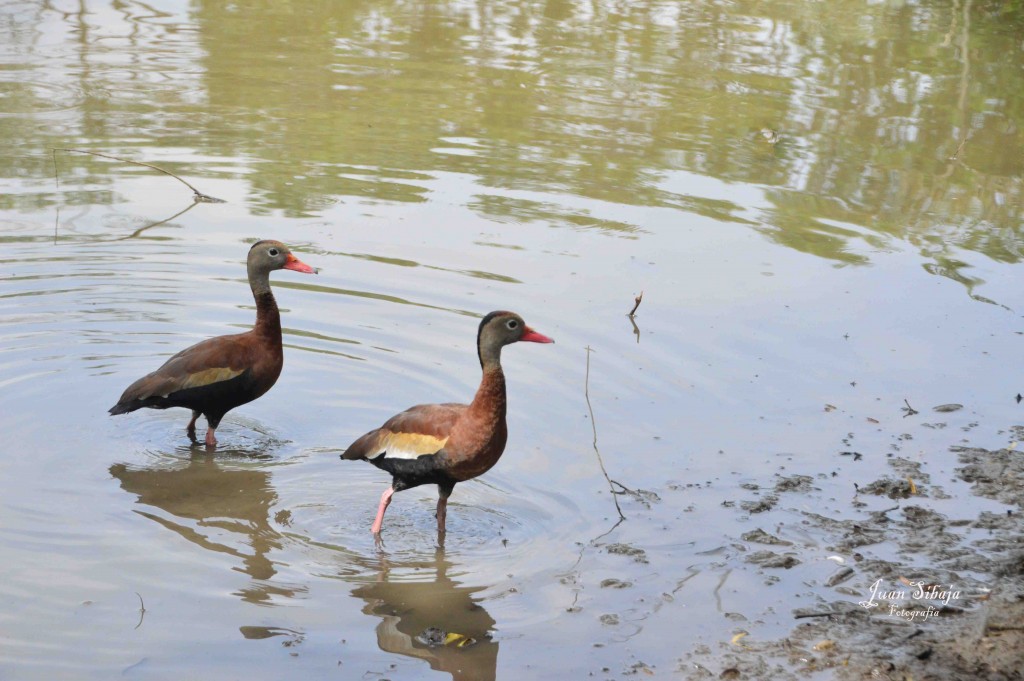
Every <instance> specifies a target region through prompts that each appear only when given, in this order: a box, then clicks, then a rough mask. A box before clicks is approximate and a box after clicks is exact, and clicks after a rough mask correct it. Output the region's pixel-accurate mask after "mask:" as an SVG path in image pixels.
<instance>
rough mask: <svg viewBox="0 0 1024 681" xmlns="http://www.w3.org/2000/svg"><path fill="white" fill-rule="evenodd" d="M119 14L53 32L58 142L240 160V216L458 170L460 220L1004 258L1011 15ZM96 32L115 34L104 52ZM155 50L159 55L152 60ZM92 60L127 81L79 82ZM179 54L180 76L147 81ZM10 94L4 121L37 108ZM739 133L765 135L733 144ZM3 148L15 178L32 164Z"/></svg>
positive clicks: (739, 11)
mask: <svg viewBox="0 0 1024 681" xmlns="http://www.w3.org/2000/svg"><path fill="white" fill-rule="evenodd" d="M123 14H124V16H123V17H122V18H121V22H122V23H124V24H131V26H132V30H127V31H126V30H121V29H123V28H124V27H123V26H119V27H117V29H118V30H117V31H112V30H111V29H109V28H107V27H104V26H102V25H96V24H95V23H93V22H92V18H91V15H89V14H88V13H85V12H72V13H70V14H68V15H66V16H64V17H63V18H62V19H60V21H64V22H66V23H67V30H68V36H69V37H68V38H67V40H68V41H69V42H70V41H78V42H74V43H72V47H73V48H74V49H77V50H78V54H77V55H75V56H76V58H77V59H78V61H80V62H81V67H75V68H71V65H70V64H69V67H68V68H66V69H62V70H61V72H62V73H65V74H74V76H67V75H64V76H60V78H65V79H67V78H69V77H73V78H75V79H77V80H74V81H72V82H68V83H67V84H68V85H69V86H72V87H73V88H74V92H77V93H80V101H75V102H72V104H74V107H75V108H76V110H80V115H81V118H82V120H81V121H80V122H79V123H78V124H77V125H70V124H69V125H68V126H64V127H62V128H60V129H64V130H67V132H66V133H65V134H67V135H69V136H79V137H81V138H83V139H90V140H104V139H108V138H111V137H115V138H117V137H116V136H115V135H113V134H112V132H111V130H112V127H113V126H116V125H118V124H123V122H124V121H126V120H130V121H132V125H133V126H138V129H140V130H150V129H153V130H160V131H161V135H162V137H161V139H160V144H161V145H162V146H166V147H181V148H185V149H196V150H197V152H198V153H200V154H203V155H205V156H206V157H208V158H232V159H243V161H242V162H243V163H246V162H247V161H246V160H247V159H252V161H251V162H248V165H249V168H248V169H247V170H248V172H247V174H245V175H244V177H245V178H246V180H247V181H248V182H250V183H251V185H250V186H251V188H252V193H253V202H254V204H255V210H257V211H264V212H269V211H272V210H282V211H284V212H285V213H287V214H289V215H294V216H298V215H310V214H315V213H317V212H319V211H320V210H321V209H322V207H323V206H326V205H329V204H331V203H332V202H334V201H336V200H337V197H339V196H357V197H360V198H363V199H369V200H381V201H392V202H393V201H406V202H422V201H424V200H425V199H426V198H427V196H428V195H429V191H430V189H431V187H430V183H431V181H432V178H433V177H434V174H436V173H438V172H455V173H463V174H466V175H468V176H471V177H473V178H475V179H476V181H477V184H478V186H477V187H475V188H474V192H475V193H476V195H475V196H473V197H472V198H471V199H469V200H468V202H469V204H468V205H469V207H470V208H471V209H472V210H476V211H478V212H480V213H481V214H482V215H484V216H486V217H488V218H490V219H494V220H501V221H514V222H521V221H537V220H543V221H545V222H547V223H549V224H554V225H561V226H565V227H571V228H576V229H579V228H584V229H597V230H600V231H602V232H604V233H608V234H618V235H627V236H636V237H637V238H643V234H644V231H643V227H644V226H643V225H638V224H628V223H626V222H623V221H621V219H608V216H606V215H602V214H601V205H600V204H595V203H594V202H593V201H586V199H597V200H601V201H607V202H612V203H619V204H628V205H637V206H651V207H661V208H667V209H675V210H679V211H683V212H687V213H695V214H700V215H704V216H708V217H710V218H712V219H715V220H719V221H731V222H736V223H739V224H750V225H751V226H752V227H753V228H755V229H758V230H760V231H761V232H762V233H763V234H764V235H765V236H766V237H767V238H769V239H772V240H775V241H777V242H778V243H779V244H782V245H785V246H787V247H790V248H794V249H798V250H801V251H804V252H808V253H813V254H815V255H818V256H820V257H823V258H828V259H831V260H835V261H837V262H842V263H850V264H858V263H862V262H865V261H866V260H867V259H868V258H870V257H871V255H870V252H871V251H872V250H874V249H873V248H863V247H861V246H860V243H859V242H865V241H866V242H868V243H869V244H872V242H875V243H874V244H873V245H876V246H877V245H878V244H882V245H884V244H885V242H886V241H888V240H891V239H899V240H901V241H906V242H908V243H911V244H913V245H914V246H915V247H916V248H918V249H919V250H920V252H921V253H922V255H923V256H924V257H925V258H926V259H927V260H928V261H929V262H930V263H932V264H933V265H934V267H931V268H930V269H931V270H932V271H934V272H936V273H946V272H949V271H951V270H950V268H949V267H948V262H946V263H945V264H944V261H949V260H951V259H955V253H956V251H957V250H967V251H977V252H980V253H984V254H985V255H987V256H989V257H991V258H993V259H996V260H998V261H1001V262H1018V261H1020V259H1021V255H1020V250H1021V249H1020V240H1021V222H1022V208H1021V206H1022V205H1024V179H1022V176H1024V69H1021V67H1020V65H1021V64H1022V63H1024V44H1022V42H1021V41H1020V39H1019V37H1020V35H1021V34H1022V33H1024V5H1022V4H1021V3H1019V2H1010V3H1006V2H997V1H996V0H953V2H952V3H951V4H947V3H921V2H914V1H910V2H902V3H876V4H871V5H865V4H864V3H863V2H861V1H860V0H835V1H833V2H827V3H806V2H794V1H793V0H772V1H770V2H761V1H760V0H758V1H756V2H755V1H754V0H735V1H732V0H730V1H729V2H724V1H722V0H710V1H708V2H701V3H666V2H661V1H657V0H638V1H636V2H629V3H623V2H615V1H613V0H595V1H594V2H587V3H580V2H568V1H566V0H545V1H544V2H540V3H529V2H524V1H523V0H495V1H494V2H486V3H482V2H473V1H471V0H454V1H452V2H444V3H441V2H434V1H432V0H382V1H381V2H373V3H369V2H359V1H357V2H345V3H338V2H331V1H330V0H310V1H309V2H304V3H290V2H286V3H280V2H272V1H271V0H240V1H239V2H234V3H217V2H203V3H199V4H198V5H197V9H196V11H195V14H194V16H195V20H196V21H197V22H198V24H199V28H200V30H199V31H198V32H197V33H196V34H195V35H196V43H195V44H191V43H187V44H184V45H183V44H182V38H181V34H180V33H177V32H174V31H173V28H174V22H175V21H180V19H179V18H174V17H171V18H167V19H166V20H156V21H154V20H149V21H142V20H141V19H140V18H136V17H134V16H133V15H132V14H131V12H128V11H125V12H124V13H123ZM31 20H32V21H33V22H34V23H36V24H40V25H42V24H46V22H45V21H43V20H41V19H39V18H38V17H35V16H33V17H31ZM164 21H166V23H164ZM115 33H116V34H117V35H119V36H120V35H125V36H128V37H126V38H123V39H122V41H123V42H122V43H118V44H117V45H116V46H115V47H113V48H112V47H107V44H108V41H106V40H103V39H105V38H110V37H111V36H112V35H113V34H115ZM172 33H173V35H172ZM26 36H27V37H26ZM5 38H9V39H10V40H11V41H14V42H12V44H17V45H18V46H23V47H25V48H26V49H35V48H33V44H34V43H33V41H32V39H31V38H32V33H31V31H21V32H17V31H15V32H10V33H5V29H4V26H2V25H0V41H2V40H4V39H5ZM39 42H40V44H43V45H49V43H47V42H46V41H39ZM169 45H170V46H173V50H174V54H173V57H174V59H171V60H167V59H162V58H159V57H166V56H168V51H169V49H170V48H169V47H168V46H169ZM128 48H130V49H128ZM114 49H116V50H117V52H116V54H118V55H122V54H127V55H130V56H131V59H132V60H133V61H132V66H133V67H134V68H135V72H137V74H138V80H137V83H136V81H129V82H127V83H126V82H121V81H117V80H112V79H114V78H116V77H117V74H118V73H119V72H114V73H113V74H112V72H111V71H109V70H107V69H104V68H101V67H102V65H103V64H104V60H105V59H109V58H110V57H111V54H112V52H111V50H114ZM68 52H69V53H71V54H73V55H74V50H68ZM183 60H194V61H195V62H197V63H198V64H199V65H200V66H201V67H202V68H200V69H194V68H189V69H182V68H176V69H174V68H169V67H168V66H167V64H168V63H170V64H172V65H176V66H180V65H181V62H182V61H183ZM183 73H187V74H189V75H188V76H187V80H186V81H185V83H184V85H185V86H184V87H182V80H181V79H182V78H183V76H182V75H181V74H183ZM54 78H55V79H56V78H58V76H54ZM165 83H166V84H165ZM59 84H63V81H60V82H59ZM11 92H12V96H11V98H10V101H11V102H12V106H22V107H25V106H29V105H31V104H32V102H34V101H36V100H37V99H39V96H38V93H36V92H34V91H33V87H32V86H29V85H24V86H15V87H12V90H11ZM111 92H117V93H119V94H120V98H114V97H111V96H110V95H109V93H111ZM25 120H27V119H23V118H20V117H17V116H14V117H9V118H4V117H0V131H7V132H9V133H11V134H9V135H0V140H19V143H20V144H23V145H25V147H26V148H36V149H38V148H47V147H50V146H61V142H62V141H63V139H62V138H61V137H60V133H55V132H52V131H48V130H46V129H45V126H30V125H26V123H25ZM199 126H201V128H202V130H203V131H204V132H203V134H202V135H196V134H195V131H196V129H197V127H199ZM764 126H771V127H773V128H776V129H778V130H779V131H780V132H781V133H782V138H781V142H780V143H779V144H777V145H766V144H764V143H762V141H761V140H759V139H758V137H757V135H756V131H758V130H760V129H761V128H762V127H764ZM138 137H139V139H143V140H145V139H147V138H146V136H144V135H139V136H138ZM118 139H120V138H118ZM6 143H7V144H10V142H6ZM151 143H152V142H144V144H151ZM3 144H5V142H3V141H0V147H2V145H3ZM9 156H10V157H11V158H13V159H16V161H15V163H16V164H17V166H16V168H15V170H14V172H17V173H19V174H26V169H25V168H24V167H23V166H25V165H28V164H31V163H36V161H34V160H28V161H25V160H23V159H21V157H20V156H19V155H18V154H16V153H11V154H9ZM149 160H153V159H149ZM163 162H164V161H163V159H161V163H163ZM79 165H80V167H84V168H87V169H88V170H89V173H90V175H96V174H98V173H97V172H96V170H97V166H95V164H88V163H82V164H79ZM38 171H39V172H34V173H32V176H33V177H48V176H49V174H48V171H47V170H45V165H44V164H43V163H41V162H40V164H39V166H38ZM102 172H103V173H109V172H111V170H110V169H109V168H102ZM224 172H231V171H230V170H227V171H224ZM192 174H193V175H195V173H194V172H193V173H192ZM694 175H696V176H705V177H711V178H715V179H717V180H719V181H721V182H722V183H725V185H723V186H726V187H727V186H728V184H729V183H743V184H745V185H755V186H758V187H767V188H768V191H767V192H766V193H765V197H764V198H765V200H766V201H767V203H768V204H769V205H768V206H767V207H765V208H764V209H763V210H761V211H760V212H759V213H758V212H757V211H758V209H757V208H755V207H751V206H749V205H742V204H740V203H738V202H734V201H733V200H731V197H730V196H728V194H726V195H725V196H702V195H700V191H699V189H698V188H696V187H695V188H693V189H690V183H689V182H687V178H688V177H693V176H694ZM90 179H91V180H92V179H94V178H90ZM297 186H301V191H297V190H296V187H297ZM724 191H725V192H727V191H728V190H727V189H725V190H724ZM514 192H519V194H516V193H514ZM577 199H579V200H577ZM37 200H40V198H39V197H38V196H36V197H33V196H27V195H26V196H25V197H20V198H19V197H7V198H6V199H5V198H4V197H0V205H6V204H7V203H8V202H25V201H37ZM560 204H561V205H560ZM616 217H619V216H616ZM955 269H962V268H955ZM962 274H963V273H962V272H961V275H962Z"/></svg>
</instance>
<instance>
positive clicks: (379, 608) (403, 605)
mask: <svg viewBox="0 0 1024 681" xmlns="http://www.w3.org/2000/svg"><path fill="white" fill-rule="evenodd" d="M451 568H452V563H451V562H450V561H449V560H448V559H447V558H446V557H445V554H444V549H443V548H438V549H437V552H436V554H435V555H434V559H433V560H422V561H408V562H402V563H395V564H389V563H388V560H387V558H382V559H381V564H380V566H379V568H378V569H379V573H378V575H377V578H376V581H373V582H367V583H365V584H363V585H361V586H359V587H357V588H356V589H354V590H353V591H352V595H354V596H358V597H359V598H362V599H363V600H365V601H366V607H365V608H363V612H365V613H366V614H368V615H374V616H376V617H379V618H381V622H380V623H379V624H378V625H377V645H379V646H380V649H381V650H384V651H386V652H390V653H397V654H399V655H406V656H409V657H415V658H419V659H422V660H426V661H427V662H428V663H430V667H431V668H432V669H436V670H439V671H444V672H448V673H449V674H451V675H452V679H454V681H487V680H488V679H490V680H492V681H493V679H494V678H495V675H496V672H497V664H498V643H497V642H496V641H492V640H491V632H492V631H493V630H494V624H495V622H494V620H493V619H492V618H491V616H490V615H489V614H488V613H487V611H486V610H484V608H483V606H481V605H480V603H479V599H477V598H474V594H475V593H477V592H478V591H481V590H482V589H483V587H467V586H461V585H460V584H459V582H457V581H454V580H453V579H451V578H450V577H449V576H448V572H449V570H451ZM413 571H414V574H411V575H410V574H404V575H403V574H402V573H410V572H413ZM424 571H432V572H433V575H434V578H433V579H431V580H430V581H423V577H424V574H430V572H424ZM430 628H436V629H441V630H442V631H444V632H447V633H449V634H460V635H461V636H465V637H470V638H472V639H474V640H475V643H472V644H470V645H465V646H461V647H460V646H459V645H458V644H456V643H453V644H450V645H443V644H438V645H429V644H428V643H426V642H424V641H423V633H424V631H426V630H428V629H430ZM460 640H464V639H460Z"/></svg>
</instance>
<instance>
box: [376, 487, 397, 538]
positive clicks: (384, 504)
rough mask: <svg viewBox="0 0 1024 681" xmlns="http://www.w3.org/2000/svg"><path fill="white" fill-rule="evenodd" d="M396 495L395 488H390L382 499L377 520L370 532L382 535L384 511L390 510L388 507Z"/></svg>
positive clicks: (385, 491)
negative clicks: (392, 496) (393, 495)
mask: <svg viewBox="0 0 1024 681" xmlns="http://www.w3.org/2000/svg"><path fill="white" fill-rule="evenodd" d="M394 493H395V488H394V487H388V488H387V489H386V490H384V494H382V495H381V497H380V506H378V507H377V519H376V520H374V521H373V527H371V528H370V531H371V532H373V533H374V534H380V528H381V525H383V524H384V511H386V510H388V505H389V504H391V495H392V494H394Z"/></svg>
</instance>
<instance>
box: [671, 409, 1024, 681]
mask: <svg viewBox="0 0 1024 681" xmlns="http://www.w3.org/2000/svg"><path fill="white" fill-rule="evenodd" d="M1013 435H1014V436H1015V437H1019V436H1021V435H1024V433H1022V432H1020V429H1016V430H1015V431H1014V432H1013ZM951 451H952V454H953V455H954V456H955V457H956V461H957V465H956V466H955V468H954V469H953V470H952V471H951V473H950V474H949V475H950V477H949V483H950V484H956V485H959V484H960V483H966V485H967V487H966V490H967V491H966V494H967V495H971V496H975V497H978V498H983V499H989V500H993V501H997V502H1000V503H1001V504H1006V505H1007V508H1005V509H1003V510H1001V511H1000V512H995V511H992V510H980V511H977V512H973V513H972V512H969V511H964V516H963V517H961V516H957V517H952V516H951V515H947V514H946V513H942V512H939V511H937V510H935V509H933V508H931V507H930V506H931V505H932V503H933V502H934V501H936V500H948V499H950V498H951V496H950V494H949V493H947V492H946V491H945V490H943V489H942V488H941V487H940V486H938V485H933V484H932V482H931V479H930V477H929V475H928V474H927V473H926V472H925V471H923V470H922V466H921V464H920V463H918V462H914V461H910V460H907V459H903V458H900V457H895V456H894V457H892V458H890V459H889V460H888V466H887V467H888V471H881V473H882V474H880V475H879V477H878V479H876V480H874V481H872V482H871V483H869V484H867V485H860V486H859V487H858V488H857V495H856V496H855V497H854V499H853V501H852V506H853V509H851V510H857V509H858V508H859V509H861V510H862V515H861V517H860V518H858V519H857V520H851V519H837V518H832V517H829V515H827V514H825V513H818V512H814V511H810V510H808V511H805V512H804V513H803V517H804V521H805V523H806V526H807V527H809V528H813V529H814V530H815V531H816V532H817V533H818V535H817V536H819V537H825V538H826V540H827V543H828V544H827V547H825V548H826V550H827V551H828V552H829V553H831V554H834V555H832V556H830V559H832V560H834V562H836V564H837V567H836V570H835V571H834V572H833V573H832V574H831V575H829V576H827V577H826V578H823V579H822V581H821V583H820V584H815V585H813V586H814V587H816V589H815V591H814V594H816V595H815V597H814V598H813V601H814V602H813V603H812V604H808V605H802V606H801V607H794V608H792V616H793V624H792V629H791V631H789V633H788V634H787V635H784V636H781V637H779V638H776V639H774V640H771V639H768V640H766V639H764V638H760V637H755V636H750V637H748V636H746V635H745V632H742V633H739V634H737V635H736V636H735V637H734V638H733V639H732V640H731V641H723V642H721V643H720V645H719V646H717V647H715V646H708V645H702V646H698V647H696V648H695V649H694V650H691V651H689V652H688V653H686V654H685V655H684V656H682V658H681V659H680V664H679V667H678V669H677V670H676V671H677V672H681V673H682V678H686V679H819V678H821V679H826V678H827V679H831V678H835V679H893V680H897V679H898V680H899V681H911V680H914V681H921V680H923V679H931V680H937V681H947V680H948V681H961V680H965V679H972V680H973V679H978V680H991V681H997V680H998V681H1002V680H1011V679H1021V678H1024V525H1022V523H1021V512H1022V510H1024V453H1022V452H1018V451H1016V449H1015V448H1008V449H1000V450H993V451H989V450H984V449H976V448H969V447H954V448H953V449H952V450H951ZM812 482H813V480H811V479H810V478H806V479H804V477H803V476H792V477H789V478H783V479H782V480H780V481H779V482H778V483H777V484H776V485H775V487H774V488H773V489H771V490H768V491H764V492H763V493H761V494H760V495H759V498H758V499H757V500H756V501H750V502H745V503H741V504H740V507H741V508H743V509H744V510H745V512H747V513H749V514H752V515H751V517H752V518H756V517H757V516H756V515H754V514H757V513H763V512H765V511H766V510H768V509H770V508H773V507H774V506H775V505H776V504H778V503H780V498H783V497H784V495H789V494H793V493H796V494H800V493H804V494H806V493H807V492H808V491H809V490H810V489H811V486H812ZM961 489H963V488H961ZM758 491H761V490H758ZM961 494H963V492H961ZM870 497H877V498H879V499H891V500H893V504H892V506H891V507H888V508H884V509H882V510H876V511H870V512H868V511H863V509H864V508H865V507H866V506H867V505H868V503H869V501H871V499H870ZM967 506H969V505H968V504H963V505H962V507H967ZM970 506H971V507H972V508H974V505H970ZM943 508H945V509H948V506H944V507H943ZM957 508H960V507H957ZM740 539H741V540H742V541H743V542H744V543H745V544H746V545H747V548H748V550H749V553H748V554H747V555H746V558H745V560H746V561H747V562H749V563H753V564H756V565H757V566H760V567H761V568H763V572H764V574H765V575H766V583H771V582H772V581H773V578H772V577H771V574H772V573H778V572H779V571H780V570H787V569H789V568H791V567H793V566H794V565H797V564H799V562H800V560H801V558H802V553H801V550H800V548H799V547H796V546H793V545H792V544H793V543H792V542H789V541H787V540H785V539H781V538H780V537H778V536H776V535H775V534H773V533H771V532H769V531H766V530H765V529H760V528H759V529H757V530H754V531H751V532H747V533H745V534H743V535H742V536H741V537H740ZM821 586H824V587H826V589H824V590H823V589H821ZM829 592H831V594H833V595H834V597H831V598H830V597H822V594H827V593H829Z"/></svg>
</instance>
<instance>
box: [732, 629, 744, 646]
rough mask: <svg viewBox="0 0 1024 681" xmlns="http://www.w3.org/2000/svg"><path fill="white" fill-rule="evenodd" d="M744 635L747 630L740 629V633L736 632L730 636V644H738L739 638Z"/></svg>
mask: <svg viewBox="0 0 1024 681" xmlns="http://www.w3.org/2000/svg"><path fill="white" fill-rule="evenodd" d="M746 635H747V632H745V631H741V632H740V633H738V634H736V635H735V636H733V637H732V644H733V645H734V646H736V645H739V644H740V639H741V638H743V637H744V636H746Z"/></svg>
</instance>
